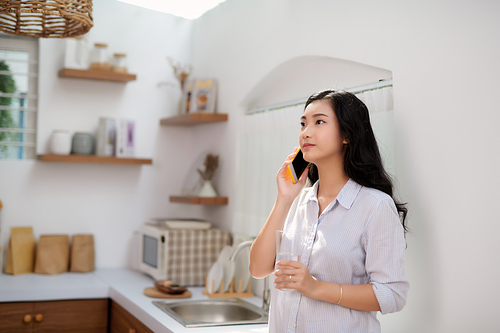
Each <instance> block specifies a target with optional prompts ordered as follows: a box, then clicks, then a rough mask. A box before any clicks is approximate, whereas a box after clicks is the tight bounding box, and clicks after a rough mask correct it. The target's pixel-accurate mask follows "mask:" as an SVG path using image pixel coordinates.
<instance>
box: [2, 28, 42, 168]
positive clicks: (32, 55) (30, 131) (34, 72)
mask: <svg viewBox="0 0 500 333" xmlns="http://www.w3.org/2000/svg"><path fill="white" fill-rule="evenodd" d="M38 44H39V42H38V39H34V38H28V37H17V36H10V35H6V34H0V49H1V50H8V51H18V52H27V53H28V57H29V60H28V61H27V62H28V65H29V67H28V68H29V70H28V73H15V72H6V71H0V74H16V75H27V76H28V93H27V94H26V95H23V96H21V95H19V94H6V93H1V92H0V96H2V97H14V98H21V97H22V98H25V99H27V100H28V106H27V107H14V108H13V107H5V106H0V109H2V110H19V111H24V112H27V116H26V124H25V126H24V127H23V128H14V129H6V128H0V131H2V132H11V133H23V134H24V135H23V141H21V142H0V145H2V146H17V147H23V148H24V149H20V154H19V155H17V158H15V159H22V160H29V159H35V158H36V131H37V123H38V119H37V118H38V71H39V65H38V48H39V47H38ZM0 60H8V61H9V62H12V61H13V60H10V59H0ZM16 62H19V61H16ZM23 62H25V61H23Z"/></svg>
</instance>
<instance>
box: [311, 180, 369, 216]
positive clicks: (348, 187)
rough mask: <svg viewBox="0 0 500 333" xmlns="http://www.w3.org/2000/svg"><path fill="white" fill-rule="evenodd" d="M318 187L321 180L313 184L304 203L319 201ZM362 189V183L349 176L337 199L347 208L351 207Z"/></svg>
mask: <svg viewBox="0 0 500 333" xmlns="http://www.w3.org/2000/svg"><path fill="white" fill-rule="evenodd" d="M318 187H319V180H318V181H316V183H314V185H313V186H312V188H311V190H310V191H309V193H308V194H307V197H306V198H305V199H306V200H304V203H307V202H309V201H316V202H318ZM360 190H361V185H359V184H358V183H356V182H355V181H354V180H352V179H351V178H349V180H348V181H347V183H346V184H345V185H344V187H342V190H340V192H339V194H338V195H337V198H335V200H337V201H338V202H339V204H340V205H342V207H344V208H345V209H350V208H351V206H352V204H353V202H354V199H356V196H357V195H358V193H359V191H360Z"/></svg>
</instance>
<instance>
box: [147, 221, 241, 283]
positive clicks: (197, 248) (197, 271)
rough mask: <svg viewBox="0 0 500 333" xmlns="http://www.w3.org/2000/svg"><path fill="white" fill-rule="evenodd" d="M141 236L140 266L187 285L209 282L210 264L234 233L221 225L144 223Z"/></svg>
mask: <svg viewBox="0 0 500 333" xmlns="http://www.w3.org/2000/svg"><path fill="white" fill-rule="evenodd" d="M138 236H139V237H138V238H139V239H138V242H137V243H138V245H139V251H138V252H139V255H138V256H137V259H138V260H137V261H138V264H137V268H138V270H139V271H140V272H143V273H145V274H147V275H149V276H151V277H152V278H153V279H155V280H156V281H160V280H169V281H174V282H175V283H178V284H181V285H184V286H203V285H205V278H206V276H207V275H208V272H209V270H210V267H211V266H212V265H213V263H214V262H215V261H216V260H217V258H218V256H219V253H220V252H221V251H222V249H223V248H224V246H226V245H228V244H230V243H231V235H230V233H229V232H228V231H225V230H221V229H218V228H210V229H206V230H201V229H186V228H169V227H166V226H165V224H156V223H151V224H150V223H145V224H143V225H142V226H141V229H140V232H139V235H138Z"/></svg>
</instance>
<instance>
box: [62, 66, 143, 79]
mask: <svg viewBox="0 0 500 333" xmlns="http://www.w3.org/2000/svg"><path fill="white" fill-rule="evenodd" d="M58 75H59V77H65V78H74V79H88V80H100V81H114V82H128V81H134V80H136V79H137V76H136V75H135V74H128V73H115V72H112V71H91V70H81V69H72V68H63V69H61V70H60V71H59V74H58Z"/></svg>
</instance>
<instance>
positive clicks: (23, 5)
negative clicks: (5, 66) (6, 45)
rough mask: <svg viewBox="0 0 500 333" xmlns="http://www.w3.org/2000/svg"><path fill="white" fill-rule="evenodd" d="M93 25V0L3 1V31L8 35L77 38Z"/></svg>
mask: <svg viewBox="0 0 500 333" xmlns="http://www.w3.org/2000/svg"><path fill="white" fill-rule="evenodd" d="M93 25H94V23H93V18H92V0H46V1H43V0H40V1H26V0H24V1H4V0H0V30H1V31H3V32H6V33H8V34H13V35H19V36H27V37H36V38H38V37H44V38H64V37H76V36H79V35H83V34H85V33H87V32H88V31H89V30H90V28H92V26H93Z"/></svg>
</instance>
